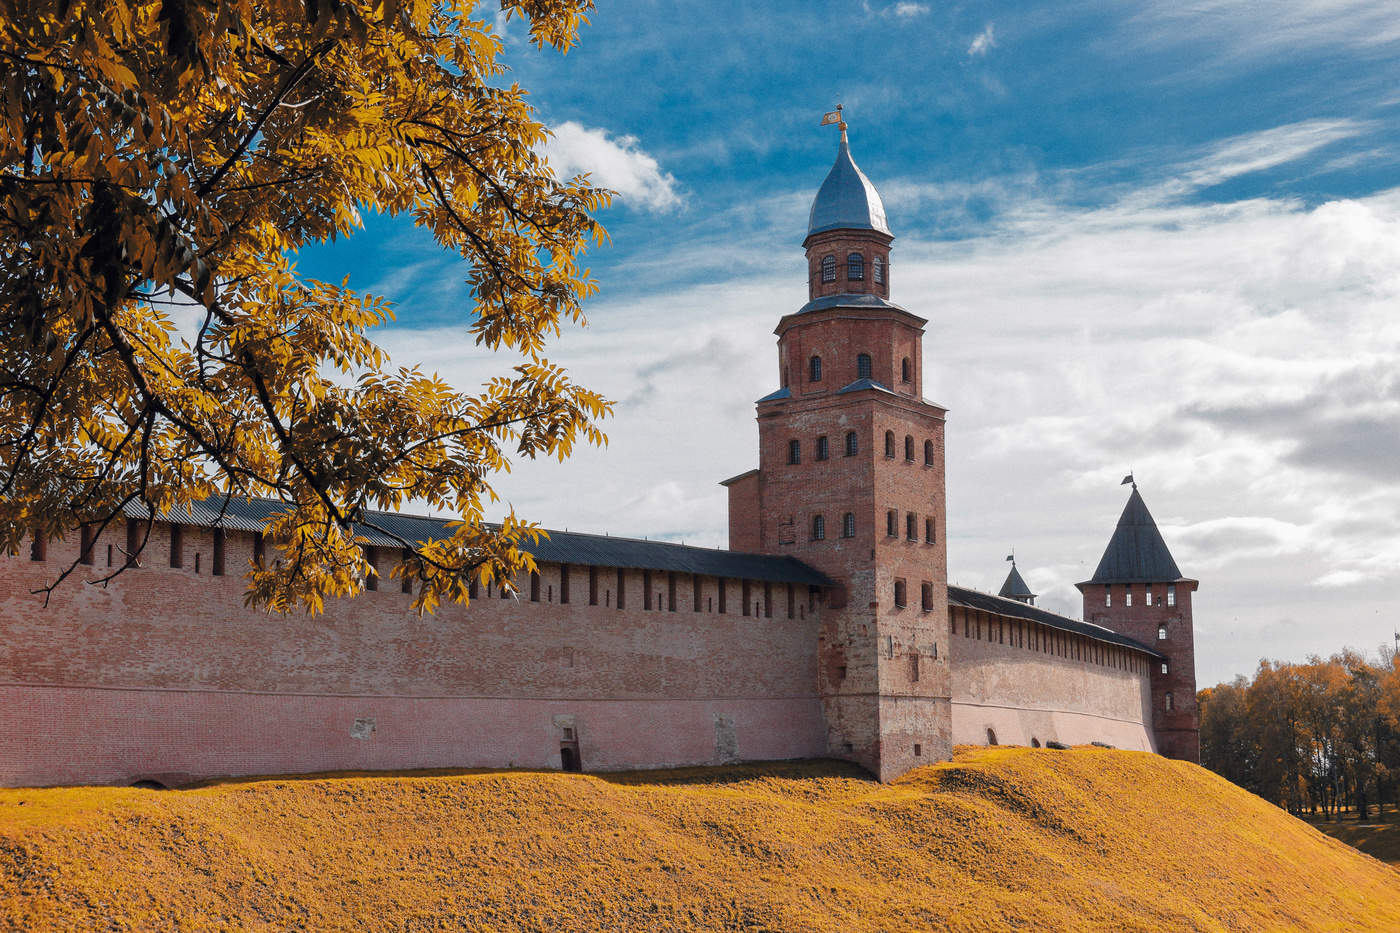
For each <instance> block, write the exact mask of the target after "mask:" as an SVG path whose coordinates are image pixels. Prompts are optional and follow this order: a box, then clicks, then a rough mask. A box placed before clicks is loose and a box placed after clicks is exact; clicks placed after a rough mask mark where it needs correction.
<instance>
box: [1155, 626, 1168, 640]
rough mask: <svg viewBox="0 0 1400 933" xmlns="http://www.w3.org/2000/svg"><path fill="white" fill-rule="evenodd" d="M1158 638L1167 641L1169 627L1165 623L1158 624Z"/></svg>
mask: <svg viewBox="0 0 1400 933" xmlns="http://www.w3.org/2000/svg"><path fill="white" fill-rule="evenodd" d="M1157 640H1158V641H1166V640H1167V627H1166V626H1165V625H1159V626H1157Z"/></svg>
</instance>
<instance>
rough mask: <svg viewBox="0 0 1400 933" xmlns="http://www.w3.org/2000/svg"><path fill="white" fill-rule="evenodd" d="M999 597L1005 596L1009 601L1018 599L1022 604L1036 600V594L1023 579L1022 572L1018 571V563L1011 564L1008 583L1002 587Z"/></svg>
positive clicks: (1007, 576)
mask: <svg viewBox="0 0 1400 933" xmlns="http://www.w3.org/2000/svg"><path fill="white" fill-rule="evenodd" d="M997 595H998V596H1005V597H1006V598H1007V599H1017V600H1020V601H1021V602H1025V601H1026V600H1030V599H1035V594H1034V593H1032V592H1031V588H1030V587H1029V586H1027V585H1026V581H1025V580H1024V579H1023V578H1022V577H1021V572H1020V571H1019V570H1017V569H1016V562H1015V561H1012V562H1011V572H1010V573H1008V574H1007V575H1006V582H1005V583H1003V584H1002V585H1001V590H1000V591H999V592H998V593H997Z"/></svg>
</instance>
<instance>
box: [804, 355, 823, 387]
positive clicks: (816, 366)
mask: <svg viewBox="0 0 1400 933" xmlns="http://www.w3.org/2000/svg"><path fill="white" fill-rule="evenodd" d="M807 371H808V375H809V379H810V381H812V382H821V381H822V358H821V357H819V356H814V357H812V358H811V359H810V360H808V361H807Z"/></svg>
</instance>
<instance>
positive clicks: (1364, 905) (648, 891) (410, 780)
mask: <svg viewBox="0 0 1400 933" xmlns="http://www.w3.org/2000/svg"><path fill="white" fill-rule="evenodd" d="M0 928H3V929H7V930H10V929H12V930H26V931H30V930H35V931H37V930H83V931H87V930H98V929H100V930H140V931H164V930H180V931H195V930H221V931H224V930H226V931H233V930H240V931H242V930H249V931H272V930H279V931H282V930H307V931H334V930H405V931H408V930H412V931H416V930H425V931H426V930H473V931H483V933H484V931H493V933H494V931H516V930H754V931H758V930H769V931H781V933H789V931H862V930H870V931H877V930H878V931H890V933H894V931H905V930H908V931H914V930H945V929H946V930H960V931H962V930H967V931H971V930H985V931H1002V930H1020V931H1026V930H1046V931H1050V930H1054V931H1080V930H1113V931H1153V933H1157V931H1179V930H1251V931H1253V930H1289V931H1294V930H1338V931H1341V930H1345V931H1361V930H1377V931H1380V930H1385V931H1394V930H1400V874H1397V873H1396V872H1395V871H1394V870H1393V869H1391V868H1389V867H1387V866H1385V865H1383V864H1381V863H1380V862H1377V861H1374V860H1372V859H1371V858H1369V857H1367V856H1364V855H1361V854H1360V853H1358V852H1356V851H1355V850H1353V849H1351V848H1349V847H1347V846H1345V845H1343V844H1342V843H1340V842H1337V841H1335V840H1333V839H1329V838H1327V837H1326V836H1323V835H1322V834H1321V833H1318V832H1317V831H1315V830H1314V829H1312V828H1311V827H1309V826H1307V825H1306V824H1305V823H1303V822H1301V821H1299V820H1295V819H1293V818H1292V817H1289V816H1287V815H1286V814H1284V813H1283V812H1282V811H1280V810H1278V809H1277V808H1275V807H1273V806H1270V805H1269V804H1267V803H1265V802H1263V801H1262V800H1259V799H1258V798H1256V797H1253V796H1251V795H1249V794H1247V793H1245V792H1244V791H1242V790H1239V789H1238V788H1236V787H1234V786H1232V785H1230V784H1228V783H1227V782H1225V781H1224V780H1222V779H1220V778H1218V777H1216V776H1214V775H1212V774H1210V773H1209V772H1206V771H1204V770H1202V769H1200V768H1197V767H1194V766H1191V765H1186V764H1182V763H1179V762H1170V761H1166V760H1164V759H1161V758H1157V757H1155V756H1152V755H1146V754H1140V753H1134V752H1123V751H1105V750H1090V749H1076V750H1073V751H1052V750H1030V749H1012V748H1001V749H985V750H978V749H963V750H960V751H959V754H958V756H957V759H956V760H955V761H954V762H952V763H950V764H947V765H936V766H933V767H929V768H924V769H922V770H920V771H917V772H914V773H913V774H911V775H908V776H907V777H905V778H904V779H903V780H901V781H898V782H896V783H894V784H891V785H888V786H881V785H879V784H875V783H873V782H871V781H869V780H867V779H865V778H863V777H861V776H860V775H859V774H857V773H856V772H854V771H852V770H850V769H849V768H847V767H845V766H842V765H837V764H833V763H829V762H828V763H807V764H801V765H767V766H754V767H742V768H730V769H723V770H720V769H692V770H688V771H681V772H668V773H665V774H632V775H620V776H618V775H614V776H593V775H570V774H557V773H532V772H490V773H454V774H441V773H439V774H411V775H403V776H334V777H318V778H311V779H272V780H260V781H251V782H229V783H223V784H216V785H212V786H207V787H202V788H199V789H195V790H186V791H147V790H138V789H128V788H59V789H45V790H5V791H0Z"/></svg>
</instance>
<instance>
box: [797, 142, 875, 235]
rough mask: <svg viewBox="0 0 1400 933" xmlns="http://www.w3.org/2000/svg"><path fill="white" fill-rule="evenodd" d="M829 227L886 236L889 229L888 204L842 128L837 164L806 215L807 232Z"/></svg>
mask: <svg viewBox="0 0 1400 933" xmlns="http://www.w3.org/2000/svg"><path fill="white" fill-rule="evenodd" d="M828 230H874V231H875V232H877V233H883V234H885V235H886V236H893V235H894V234H892V233H890V228H889V224H888V223H887V222H886V220H885V205H884V202H883V201H881V200H880V192H878V191H876V190H875V186H874V185H872V184H871V183H870V179H868V178H866V177H865V173H864V172H862V171H861V170H860V169H859V168H857V167H856V163H855V161H854V160H853V159H852V158H851V149H850V147H849V146H848V145H847V144H846V131H845V130H844V129H843V130H842V131H841V148H840V149H839V150H837V152H836V164H835V165H833V166H832V167H831V171H830V172H827V174H826V181H824V182H822V186H821V188H820V189H818V191H817V196H816V198H815V199H814V200H813V201H812V213H811V215H810V216H809V217H808V218H807V236H809V237H810V236H812V235H813V234H816V233H825V232H826V231H828Z"/></svg>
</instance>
